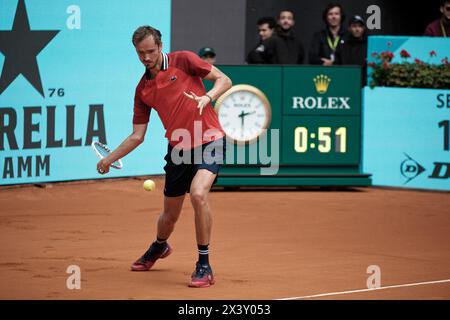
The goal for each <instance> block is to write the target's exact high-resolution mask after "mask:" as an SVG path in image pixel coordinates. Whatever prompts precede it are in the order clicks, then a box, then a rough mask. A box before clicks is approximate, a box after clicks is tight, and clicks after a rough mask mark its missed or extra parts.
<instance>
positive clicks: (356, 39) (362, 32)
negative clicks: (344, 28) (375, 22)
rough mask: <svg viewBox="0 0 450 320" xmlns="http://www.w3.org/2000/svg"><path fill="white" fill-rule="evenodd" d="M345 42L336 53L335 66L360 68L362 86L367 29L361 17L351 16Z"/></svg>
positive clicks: (363, 83)
mask: <svg viewBox="0 0 450 320" xmlns="http://www.w3.org/2000/svg"><path fill="white" fill-rule="evenodd" d="M348 32H349V35H348V38H347V41H346V42H345V43H344V44H343V45H342V46H341V47H340V48H339V49H338V50H337V51H336V61H335V64H341V65H358V66H361V67H362V85H363V86H364V85H365V83H366V67H367V66H366V64H367V62H366V58H367V29H366V26H365V22H364V19H363V18H361V16H353V17H352V18H351V19H350V22H349V26H348Z"/></svg>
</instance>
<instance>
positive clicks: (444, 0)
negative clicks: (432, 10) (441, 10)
mask: <svg viewBox="0 0 450 320" xmlns="http://www.w3.org/2000/svg"><path fill="white" fill-rule="evenodd" d="M447 3H450V0H442V1H441V7H444V6H445V5H446V4H447Z"/></svg>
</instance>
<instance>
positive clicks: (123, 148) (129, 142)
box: [97, 123, 148, 173]
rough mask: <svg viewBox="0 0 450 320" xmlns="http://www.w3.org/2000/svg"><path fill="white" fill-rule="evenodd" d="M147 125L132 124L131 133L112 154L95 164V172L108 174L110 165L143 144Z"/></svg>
mask: <svg viewBox="0 0 450 320" xmlns="http://www.w3.org/2000/svg"><path fill="white" fill-rule="evenodd" d="M147 125H148V123H144V124H133V132H132V133H131V134H130V135H129V136H128V137H127V138H126V139H125V140H124V141H123V142H122V143H121V144H120V145H119V146H118V147H117V148H116V149H115V150H114V151H113V152H111V153H110V154H109V155H108V156H107V157H105V158H103V159H101V160H100V161H99V162H98V163H97V171H98V172H100V173H108V172H109V167H110V166H111V163H113V162H114V161H117V160H118V159H121V158H123V157H125V156H126V155H127V154H129V153H130V152H131V151H133V150H134V149H136V147H137V146H139V145H140V144H141V143H142V142H144V137H145V133H146V132H147Z"/></svg>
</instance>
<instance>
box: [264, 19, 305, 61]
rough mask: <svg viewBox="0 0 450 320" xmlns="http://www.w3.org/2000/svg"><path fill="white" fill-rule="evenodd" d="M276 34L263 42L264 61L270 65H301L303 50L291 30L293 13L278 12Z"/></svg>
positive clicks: (293, 23)
mask: <svg viewBox="0 0 450 320" xmlns="http://www.w3.org/2000/svg"><path fill="white" fill-rule="evenodd" d="M277 23H278V26H277V27H276V32H275V33H274V34H273V35H272V36H271V37H270V38H268V39H266V40H265V41H264V47H265V60H266V62H267V63H271V64H302V63H303V59H304V55H305V50H304V49H303V44H302V43H301V41H300V39H299V38H298V37H297V36H296V35H295V34H294V30H293V29H292V28H293V27H294V25H295V19H294V13H293V12H292V11H290V10H283V11H280V13H279V14H278V20H277Z"/></svg>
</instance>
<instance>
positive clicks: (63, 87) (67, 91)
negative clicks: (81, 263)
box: [0, 0, 170, 185]
mask: <svg viewBox="0 0 450 320" xmlns="http://www.w3.org/2000/svg"><path fill="white" fill-rule="evenodd" d="M147 24H148V25H152V26H154V27H156V28H158V29H159V30H160V31H161V32H162V40H163V44H164V47H163V50H164V51H165V52H169V51H170V47H169V44H170V1H165V0H153V1H148V0H135V1H132V3H128V2H121V1H107V0H99V1H88V0H76V1H68V0H48V1H24V0H0V53H1V54H0V70H1V75H0V184H2V185H6V184H21V183H36V182H49V181H64V180H78V179H97V178H104V177H120V176H133V175H145V174H159V173H163V165H164V163H163V156H164V154H165V152H166V146H167V142H166V139H165V138H164V128H163V127H162V124H161V123H160V120H159V118H158V117H157V114H156V113H154V112H153V113H152V116H151V123H150V125H149V129H148V131H147V140H146V141H145V142H144V144H143V145H141V146H140V147H139V148H138V149H137V150H135V151H134V152H132V153H131V154H130V155H128V156H127V157H125V158H124V159H123V163H124V168H123V169H121V170H115V169H111V171H110V173H109V174H108V175H106V176H100V175H99V174H98V173H97V171H96V163H97V161H98V159H97V157H96V156H95V154H94V153H93V151H92V150H91V147H90V144H91V142H92V141H100V142H102V143H105V144H107V145H108V146H109V147H110V148H115V147H117V146H118V145H119V144H120V143H121V142H122V141H123V140H124V139H125V138H126V137H127V136H128V135H129V134H130V133H131V131H132V116H133V98H134V90H135V87H136V85H137V83H138V81H139V79H140V77H141V76H142V74H143V72H144V68H143V66H142V64H141V62H140V61H139V59H138V57H137V54H136V52H135V49H134V47H133V45H132V43H131V36H132V34H133V32H134V30H135V29H136V28H137V27H139V26H141V25H147Z"/></svg>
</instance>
